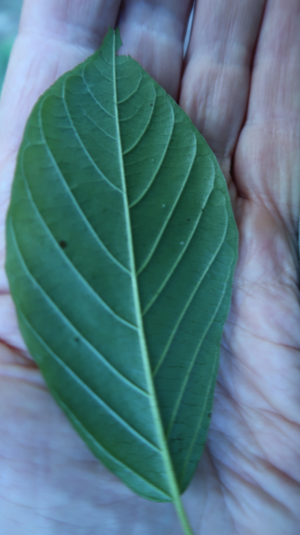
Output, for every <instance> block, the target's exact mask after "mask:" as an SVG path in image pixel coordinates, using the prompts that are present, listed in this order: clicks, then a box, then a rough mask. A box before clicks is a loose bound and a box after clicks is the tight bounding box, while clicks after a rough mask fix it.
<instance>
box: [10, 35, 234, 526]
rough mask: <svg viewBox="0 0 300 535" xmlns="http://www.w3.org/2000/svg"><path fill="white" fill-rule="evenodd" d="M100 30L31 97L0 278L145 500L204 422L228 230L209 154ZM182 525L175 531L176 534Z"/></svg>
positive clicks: (89, 432) (33, 348)
mask: <svg viewBox="0 0 300 535" xmlns="http://www.w3.org/2000/svg"><path fill="white" fill-rule="evenodd" d="M120 43H121V42H120V38H119V34H118V33H115V32H113V31H112V30H110V31H109V33H108V35H107V37H106V39H105V41H104V43H103V46H102V47H101V49H100V52H99V51H98V52H96V53H95V54H94V55H93V56H91V57H90V58H89V59H88V60H87V61H85V62H84V63H82V64H81V65H79V66H78V67H76V68H75V69H74V70H73V71H71V72H68V73H67V74H65V75H64V76H62V77H61V78H60V79H59V80H58V81H57V82H56V83H55V84H54V85H53V86H52V87H51V88H50V89H49V90H48V91H46V93H45V94H44V95H43V96H42V97H41V98H40V100H39V101H38V103H37V104H36V106H35V108H34V110H33V112H32V114H31V117H30V119H29V121H28V124H27V127H26V131H25V135H24V140H23V143H22V146H21V149H20V152H19V156H18V163H17V170H16V175H15V180H14V184H13V191H12V200H11V205H10V209H9V214H8V219H7V263H6V270H7V274H8V277H9V282H10V287H11V291H12V295H13V299H14V302H15V304H16V308H17V313H18V318H19V324H20V328H21V331H22V334H23V337H24V340H25V342H26V344H27V347H28V349H29V351H30V352H31V354H32V355H33V357H34V358H35V360H36V362H37V363H38V365H39V367H40V369H41V370H42V372H43V374H44V376H45V379H46V381H47V384H48V386H49V389H50V390H51V392H52V394H53V396H54V397H55V398H56V400H57V402H58V403H59V405H60V406H61V407H62V408H63V410H64V411H65V413H66V414H67V415H68V417H69V419H70V420H71V422H72V424H73V425H74V427H75V429H76V430H77V431H78V433H79V434H80V435H81V436H82V438H83V439H84V440H85V442H86V443H87V444H88V446H89V447H90V448H91V450H92V451H93V452H94V454H95V455H96V456H97V457H98V458H99V459H100V460H101V461H102V462H103V463H104V464H105V465H106V466H107V467H108V468H109V469H110V470H112V471H113V472H114V473H115V474H117V475H118V476H119V477H120V478H121V479H122V480H123V481H124V482H125V483H126V484H127V485H128V486H129V487H131V488H132V489H133V490H134V491H135V492H137V493H138V494H140V495H141V496H144V497H145V498H148V499H151V500H157V501H174V502H175V504H176V506H177V509H178V510H179V514H180V515H181V520H182V522H183V525H184V522H185V521H184V518H183V516H184V513H183V512H182V511H181V512H180V507H181V505H180V500H179V495H180V493H182V492H183V491H184V490H185V488H186V487H187V485H188V483H189V481H190V479H191V477H192V475H193V473H194V471H195V468H196V465H197V462H198V461H199V458H200V455H201V452H202V449H203V446H204V442H205V438H206V434H207V429H208V426H209V414H210V412H211V408H212V400H213V391H214V385H215V381H216V375H217V366H218V356H219V347H220V338H221V333H222V328H223V324H224V321H225V319H226V316H227V313H228V308H229V304H230V294H231V284H232V277H233V270H234V266H235V262H236V257H237V230H236V226H235V223H234V218H233V214H232V210H231V206H230V200H229V196H228V192H227V187H226V183H225V180H224V177H223V175H222V173H221V171H220V168H219V166H218V163H217V161H216V158H215V157H214V155H213V153H212V152H211V150H210V149H209V147H208V145H207V144H206V142H205V141H204V139H203V138H202V137H201V135H200V134H199V133H198V131H197V130H196V128H195V127H194V126H193V124H192V123H191V121H190V120H189V118H188V117H187V116H186V115H185V113H184V112H183V111H182V110H181V109H180V108H179V106H178V105H177V104H176V103H175V102H174V101H173V100H172V99H171V97H169V96H168V95H167V94H166V93H165V91H164V90H163V89H162V88H161V87H160V86H159V85H158V84H157V83H156V82H154V80H152V78H151V77H150V76H149V75H148V74H147V73H146V72H145V71H144V70H143V69H142V68H141V67H140V65H139V64H138V63H136V62H135V61H134V60H132V59H131V58H130V57H124V56H116V50H117V48H118V47H119V45H120ZM188 529H190V528H188V527H187V525H186V526H185V530H186V533H190V531H188Z"/></svg>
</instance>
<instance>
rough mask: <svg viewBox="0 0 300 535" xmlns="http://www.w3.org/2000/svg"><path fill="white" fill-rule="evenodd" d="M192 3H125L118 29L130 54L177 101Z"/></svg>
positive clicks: (137, 0)
mask: <svg viewBox="0 0 300 535" xmlns="http://www.w3.org/2000/svg"><path fill="white" fill-rule="evenodd" d="M192 4H193V2H192V1H191V0H146V1H140V0H125V1H124V4H123V7H122V9H121V14H120V19H119V25H120V31H121V37H122V41H123V44H124V46H123V47H122V48H121V50H120V53H122V54H130V55H131V56H132V57H133V58H134V59H136V60H137V61H138V62H139V63H140V64H141V65H142V67H143V68H144V69H145V70H146V71H147V72H148V73H149V74H150V75H151V76H152V77H153V78H154V79H155V80H156V81H157V82H158V83H159V84H160V85H162V86H163V87H164V89H165V90H166V91H167V92H168V93H169V94H170V95H171V96H172V97H173V98H175V99H177V96H178V89H179V85H180V78H181V71H182V60H183V43H184V38H185V33H186V28H187V24H188V19H189V14H190V11H191V8H192Z"/></svg>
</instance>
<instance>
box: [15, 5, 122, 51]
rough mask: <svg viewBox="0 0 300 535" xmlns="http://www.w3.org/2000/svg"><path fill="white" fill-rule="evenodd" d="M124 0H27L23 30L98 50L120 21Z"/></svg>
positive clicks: (22, 22)
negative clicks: (107, 33)
mask: <svg viewBox="0 0 300 535" xmlns="http://www.w3.org/2000/svg"><path fill="white" fill-rule="evenodd" d="M120 4H121V0H43V1H42V2H41V1H40V0H25V5H24V10H23V14H22V19H21V32H22V33H24V32H27V33H28V32H29V33H30V34H31V35H32V34H34V33H35V34H38V35H40V36H43V37H44V38H45V37H46V38H47V37H53V38H54V39H60V40H61V41H63V42H67V43H73V44H74V45H75V46H77V47H84V48H88V49H90V48H92V49H95V48H97V47H98V46H99V44H100V42H101V41H102V39H103V37H104V35H105V34H106V32H107V30H108V27H109V26H113V27H114V25H115V23H116V19H117V15H118V11H119V7H120Z"/></svg>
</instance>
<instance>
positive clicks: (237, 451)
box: [0, 0, 300, 535]
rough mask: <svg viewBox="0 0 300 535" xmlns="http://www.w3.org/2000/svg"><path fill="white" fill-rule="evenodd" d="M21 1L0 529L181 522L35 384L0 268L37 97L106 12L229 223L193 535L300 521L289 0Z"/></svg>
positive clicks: (191, 501) (9, 150)
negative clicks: (232, 236) (164, 97)
mask: <svg viewBox="0 0 300 535" xmlns="http://www.w3.org/2000/svg"><path fill="white" fill-rule="evenodd" d="M190 8H191V2H190V1H189V0H148V1H141V0H125V1H124V2H123V4H122V9H121V11H120V1H119V0H43V1H41V0H26V1H25V4H24V9H23V15H22V21H21V26H20V33H19V36H18V38H17V41H16V43H15V47H14V50H13V54H12V57H11V61H10V65H9V69H8V73H7V78H6V82H5V86H4V89H3V94H2V101H1V116H0V121H1V126H0V146H1V155H0V172H1V179H0V207H1V208H0V212H1V214H0V292H1V296H0V340H1V341H2V344H1V346H0V347H1V349H0V429H1V439H0V531H1V533H2V534H3V535H27V534H28V533H31V534H32V535H36V534H40V533H42V534H43V535H54V534H59V535H69V534H70V535H71V534H72V535H119V534H120V535H121V534H122V535H129V534H130V535H152V534H155V535H169V534H172V535H180V534H181V533H182V531H181V528H180V525H179V522H178V520H177V518H176V514H175V512H174V509H173V506H172V505H170V504H156V503H152V502H148V501H146V500H143V499H142V498H139V497H136V496H135V495H134V494H133V493H132V492H131V491H130V490H129V489H127V488H126V487H125V486H124V485H123V484H122V483H121V482H120V481H119V480H118V479H117V478H116V477H115V476H113V475H112V474H110V473H109V472H108V471H107V470H106V469H105V468H104V467H103V466H102V465H101V464H100V463H99V462H98V461H96V460H95V459H94V458H93V456H92V455H91V453H90V452H89V450H88V449H87V448H86V446H85V445H84V444H83V443H82V441H81V440H80V438H79V437H77V435H76V433H75V432H74V431H73V429H72V428H71V426H70V424H69V422H68V421H67V419H66V417H65V416H64V414H62V412H61V411H60V409H59V408H58V407H57V405H56V404H55V402H54V401H53V399H52V397H51V396H50V394H49V393H48V391H47V388H46V387H45V384H44V382H43V379H42V378H41V375H40V373H39V371H38V369H37V368H36V366H35V365H34V363H33V361H32V359H31V357H30V356H29V355H28V354H27V352H26V349H25V347H24V344H23V342H22V339H21V336H20V334H19V331H18V327H17V323H16V317H15V312H14V307H13V304H12V301H11V298H10V296H9V289H8V283H7V279H6V276H5V272H4V260H5V239H4V226H5V212H6V209H7V206H8V202H9V194H10V187H11V182H12V178H13V172H14V166H15V159H16V154H17V150H18V147H19V144H20V142H21V138H22V133H23V129H24V125H25V122H26V119H27V117H28V115H29V113H30V111H31V109H32V106H33V104H34V103H35V101H36V100H37V98H38V96H39V95H40V94H41V93H42V92H43V91H44V90H45V89H46V88H47V87H48V86H49V85H50V84H52V83H53V82H54V81H55V79H56V78H57V77H58V76H59V75H61V74H62V73H63V72H65V71H66V70H69V69H71V68H72V67H73V66H75V65H76V64H77V63H79V62H81V61H82V60H84V59H85V58H86V57H87V56H88V55H90V54H91V53H92V52H93V51H94V50H95V49H96V48H97V47H98V46H99V45H100V44H101V42H102V39H103V36H104V34H105V33H106V30H107V28H108V25H111V26H115V25H116V24H119V25H120V28H121V36H122V39H123V43H124V45H123V49H122V51H121V52H122V53H129V54H131V55H132V56H133V57H134V58H135V59H137V60H138V61H139V62H140V63H141V64H142V66H143V67H144V68H145V69H147V70H148V72H149V73H150V74H151V75H152V76H153V77H154V78H155V79H156V80H157V81H158V82H159V83H160V84H161V85H163V86H164V87H165V89H166V90H167V91H168V92H169V93H170V94H171V95H172V96H173V97H174V98H176V99H177V100H178V102H179V103H180V105H181V106H182V107H183V109H184V110H185V111H186V112H187V113H188V114H189V115H190V117H191V118H192V120H193V122H194V123H195V125H196V126H197V127H198V128H199V130H200V132H201V133H202V134H203V135H204V136H205V137H206V139H207V141H208V142H209V144H210V146H211V148H212V149H213V150H214V152H215V153H216V155H217V157H218V159H219V162H220V165H221V167H222V169H223V172H224V174H225V176H226V178H227V180H228V186H229V190H230V194H231V198H232V203H233V207H234V211H235V215H236V220H237V223H238V226H239V232H240V251H239V262H238V266H237V270H236V274H235V280H234V288H233V297H232V306H231V311H230V314H229V317H228V321H227V323H226V326H225V330H224V336H223V341H222V350H221V359H220V370H219V376H218V382H217V387H216V393H215V401H214V409H213V415H212V422H211V427H210V431H209V436H208V440H207V447H206V451H205V454H204V455H203V457H202V459H201V462H200V464H199V467H198V470H197V473H196V475H195V478H194V480H193V482H192V484H191V486H190V487H189V489H188V490H187V492H186V493H185V495H184V497H183V500H184V504H185V507H186V510H187V513H188V516H189V518H190V521H191V524H192V526H193V529H194V532H195V535H200V534H201V535H219V534H220V535H221V534H222V535H227V534H230V535H237V534H240V535H285V534H287V535H299V534H300V455H299V451H300V305H299V281H298V274H299V267H298V266H299V264H298V245H297V234H298V232H297V229H298V218H299V209H300V207H299V204H300V141H299V139H300V137H299V136H300V126H299V125H300V62H299V57H300V1H299V0H268V1H266V2H265V1H264V0H198V2H197V6H196V13H195V19H194V26H193V30H192V35H191V40H190V45H189V48H188V52H187V56H186V60H185V62H184V64H183V62H182V47H183V40H184V34H185V30H186V25H187V21H188V16H189V12H190Z"/></svg>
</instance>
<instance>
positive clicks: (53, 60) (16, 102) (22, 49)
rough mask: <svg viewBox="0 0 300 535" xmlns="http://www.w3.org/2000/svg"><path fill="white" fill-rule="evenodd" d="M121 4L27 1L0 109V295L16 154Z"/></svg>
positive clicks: (5, 288) (117, 0) (93, 0)
mask: <svg viewBox="0 0 300 535" xmlns="http://www.w3.org/2000/svg"><path fill="white" fill-rule="evenodd" d="M119 6H120V0H43V1H40V0H25V3H24V7H23V13H22V19H21V25H20V33H19V35H18V37H17V39H16V42H15V45H14V48H13V51H12V55H11V59H10V63H9V66H8V72H7V76H6V79H5V83H4V87H3V90H2V94H1V107H0V147H1V153H0V292H2V293H3V292H7V291H8V283H7V278H6V275H5V272H4V260H5V240H4V232H5V231H4V229H5V214H6V210H7V207H8V202H9V196H10V188H11V181H12V177H13V173H14V167H15V160H16V153H17V150H18V148H19V145H20V142H21V139H22V135H23V130H24V127H25V124H26V121H27V118H28V116H29V114H30V112H31V109H32V107H33V105H34V104H35V102H36V101H37V99H38V97H39V96H40V95H41V94H42V93H43V92H44V91H45V90H46V89H47V88H48V87H49V86H50V85H51V84H52V83H53V82H54V81H55V80H56V78H58V76H60V75H61V74H63V73H64V72H66V71H67V70H69V69H72V68H73V67H74V66H75V65H77V64H78V63H80V62H81V61H83V60H84V59H85V58H86V57H87V56H88V55H90V54H91V53H92V52H93V51H94V49H95V48H96V47H97V46H98V45H100V44H101V40H102V39H103V37H104V35H105V33H106V30H107V28H108V26H109V25H111V26H114V25H115V22H116V20H117V17H118V11H119Z"/></svg>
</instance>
